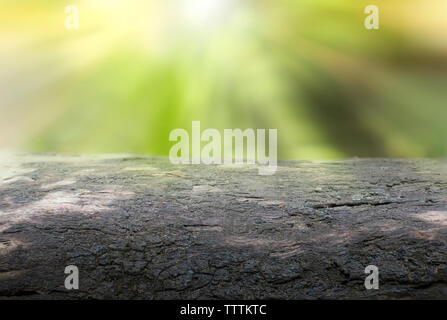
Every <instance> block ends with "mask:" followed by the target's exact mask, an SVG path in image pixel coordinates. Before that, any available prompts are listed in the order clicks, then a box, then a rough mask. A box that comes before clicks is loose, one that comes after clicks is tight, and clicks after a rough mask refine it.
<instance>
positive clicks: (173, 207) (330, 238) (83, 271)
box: [0, 154, 447, 299]
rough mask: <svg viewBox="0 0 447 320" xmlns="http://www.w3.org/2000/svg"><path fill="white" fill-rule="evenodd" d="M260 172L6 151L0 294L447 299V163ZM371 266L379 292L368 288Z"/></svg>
mask: <svg viewBox="0 0 447 320" xmlns="http://www.w3.org/2000/svg"><path fill="white" fill-rule="evenodd" d="M257 173H258V171H257V169H256V168H255V167H250V166H241V167H233V166H205V165H200V166H197V165H185V166H174V165H171V164H170V163H169V161H168V160H167V159H166V158H157V157H145V156H134V155H115V156H114V155H110V156H97V157H95V156H83V157H77V156H59V155H8V154H3V155H2V156H1V160H0V298H67V299H68V298H106V299H109V298H144V299H152V298H156V299H167V298H174V299H177V298H182V299H202V298H203V299H204V298H211V299H214V298H226V299H252V298H261V299H271V298H281V299H300V298H310V299H312V298H441V299H446V298H447V266H446V263H447V246H446V243H447V161H443V160H386V159H375V160H373V159H358V160H356V159H353V160H346V161H321V162H316V161H314V162H310V161H291V162H282V163H280V167H279V168H278V171H277V173H276V174H275V175H273V176H260V175H258V174H257ZM370 264H373V265H376V266H377V267H378V268H379V272H380V273H379V277H380V283H379V285H380V287H379V289H378V290H366V289H365V287H364V279H365V277H366V275H365V274H364V268H365V267H366V266H367V265H370ZM67 265H76V266H78V268H79V270H80V288H79V290H78V291H68V290H66V289H65V287H64V279H65V277H66V275H65V274H64V269H65V266H67Z"/></svg>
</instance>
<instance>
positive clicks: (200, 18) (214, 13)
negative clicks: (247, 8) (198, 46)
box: [181, 0, 232, 26]
mask: <svg viewBox="0 0 447 320" xmlns="http://www.w3.org/2000/svg"><path fill="white" fill-rule="evenodd" d="M231 2H232V0H182V4H183V5H182V6H181V8H182V14H183V15H184V16H185V18H186V20H187V22H188V24H190V25H193V26H205V25H210V24H214V23H216V22H219V21H222V19H223V18H225V16H226V15H227V14H228V13H229V11H230V9H231Z"/></svg>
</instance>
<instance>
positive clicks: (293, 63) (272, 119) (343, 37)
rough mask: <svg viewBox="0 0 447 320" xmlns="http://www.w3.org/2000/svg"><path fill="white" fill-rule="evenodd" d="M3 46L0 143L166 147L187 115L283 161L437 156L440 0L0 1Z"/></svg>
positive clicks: (442, 148) (444, 74) (444, 49)
mask: <svg viewBox="0 0 447 320" xmlns="http://www.w3.org/2000/svg"><path fill="white" fill-rule="evenodd" d="M369 4H375V5H377V6H378V7H379V9H380V30H375V31H374V30H366V29H365V27H364V19H365V17H366V14H365V13H364V9H365V7H366V6H367V5H369ZM67 5H76V6H77V7H78V8H79V14H80V22H79V30H77V31H69V30H67V29H66V28H65V19H66V16H67V15H66V14H65V12H64V9H65V7H66V6H67ZM0 41H1V42H0V148H7V149H10V148H12V149H22V150H28V151H54V152H69V153H103V152H134V153H147V154H160V155H168V152H169V149H170V147H171V146H172V145H173V143H172V142H169V140H168V137H169V132H170V131H171V130H172V129H174V128H185V129H187V130H188V131H190V128H191V121H192V120H200V121H201V126H202V129H205V128H209V127H211V128H217V129H224V128H242V129H244V128H255V129H256V128H277V129H278V156H279V158H280V159H297V158H303V159H304V158H341V157H352V156H373V157H375V156H387V157H435V156H446V155H447V139H446V138H447V125H446V124H445V122H446V120H447V1H445V0H430V1H423V0H417V1H416V0H387V1H373V0H371V1H369V0H368V1H366V0H365V1H363V0H358V1H353V0H338V1H336V0H332V1H330V0H147V1H143V0H133V1H126V0H84V1H82V0H70V1H65V0H60V1H54V0H0Z"/></svg>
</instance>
